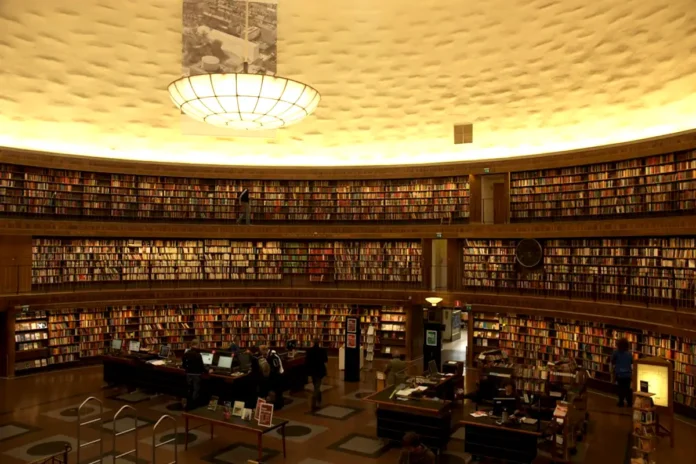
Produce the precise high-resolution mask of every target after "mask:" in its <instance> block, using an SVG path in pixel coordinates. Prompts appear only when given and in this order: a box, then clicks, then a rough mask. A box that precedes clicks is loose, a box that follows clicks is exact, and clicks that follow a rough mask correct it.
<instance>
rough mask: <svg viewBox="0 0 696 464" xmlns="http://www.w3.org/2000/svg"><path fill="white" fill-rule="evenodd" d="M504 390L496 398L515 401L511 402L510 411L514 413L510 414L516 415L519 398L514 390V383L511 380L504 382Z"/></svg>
mask: <svg viewBox="0 0 696 464" xmlns="http://www.w3.org/2000/svg"><path fill="white" fill-rule="evenodd" d="M504 389H505V391H503V392H501V393H502V394H500V395H498V398H512V399H514V400H515V401H511V403H513V404H512V410H513V411H514V412H513V413H512V414H517V413H518V412H519V411H520V397H519V395H518V394H517V391H516V389H515V383H514V382H513V381H512V380H508V381H507V382H505V386H504Z"/></svg>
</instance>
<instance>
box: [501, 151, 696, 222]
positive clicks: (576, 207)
mask: <svg viewBox="0 0 696 464" xmlns="http://www.w3.org/2000/svg"><path fill="white" fill-rule="evenodd" d="M695 173H696V151H685V152H680V153H672V154H666V155H661V156H651V157H647V158H636V159H632V160H626V161H618V162H611V163H602V164H594V165H586V166H575V167H572V168H563V169H544V170H537V171H525V172H513V173H512V174H511V183H510V206H511V208H510V210H511V216H512V219H513V220H520V221H524V220H534V219H550V218H551V219H552V218H566V219H582V218H583V217H587V216H609V215H638V214H645V213H659V212H671V211H688V210H691V209H692V208H693V206H694V198H695V197H696V182H694V181H693V179H696V174H695Z"/></svg>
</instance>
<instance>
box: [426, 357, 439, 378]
mask: <svg viewBox="0 0 696 464" xmlns="http://www.w3.org/2000/svg"><path fill="white" fill-rule="evenodd" d="M428 373H429V374H430V375H437V373H438V369H437V362H436V361H435V360H434V359H431V360H430V362H429V363H428Z"/></svg>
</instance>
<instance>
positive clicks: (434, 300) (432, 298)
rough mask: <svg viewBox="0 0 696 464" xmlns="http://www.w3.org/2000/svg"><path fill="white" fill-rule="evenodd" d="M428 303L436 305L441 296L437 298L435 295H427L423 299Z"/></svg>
mask: <svg viewBox="0 0 696 464" xmlns="http://www.w3.org/2000/svg"><path fill="white" fill-rule="evenodd" d="M425 301H427V302H428V303H430V304H431V305H433V306H437V304H438V303H439V302H441V301H442V298H439V297H437V296H429V297H428V298H426V299H425Z"/></svg>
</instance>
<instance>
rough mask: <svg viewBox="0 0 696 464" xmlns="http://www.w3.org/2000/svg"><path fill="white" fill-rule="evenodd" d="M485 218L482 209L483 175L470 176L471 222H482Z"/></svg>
mask: <svg viewBox="0 0 696 464" xmlns="http://www.w3.org/2000/svg"><path fill="white" fill-rule="evenodd" d="M482 218H483V214H482V210H481V176H478V175H473V174H472V175H470V176H469V223H470V224H480V223H481V221H482Z"/></svg>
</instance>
